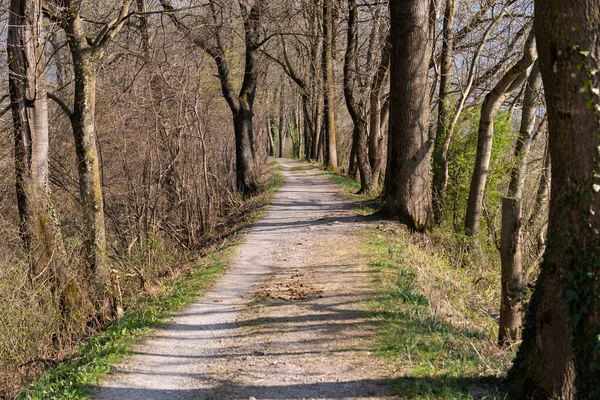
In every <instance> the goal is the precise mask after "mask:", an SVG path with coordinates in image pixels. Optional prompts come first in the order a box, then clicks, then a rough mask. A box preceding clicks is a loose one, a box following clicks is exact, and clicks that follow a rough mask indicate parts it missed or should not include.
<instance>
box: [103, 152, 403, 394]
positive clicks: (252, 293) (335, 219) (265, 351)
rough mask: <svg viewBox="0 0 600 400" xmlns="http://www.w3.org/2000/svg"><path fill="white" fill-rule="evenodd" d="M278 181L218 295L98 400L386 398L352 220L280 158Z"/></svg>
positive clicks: (146, 349)
mask: <svg viewBox="0 0 600 400" xmlns="http://www.w3.org/2000/svg"><path fill="white" fill-rule="evenodd" d="M280 162H281V164H282V165H283V167H284V169H283V175H284V179H285V183H284V186H283V188H282V189H281V190H280V191H279V192H278V193H277V195H276V196H275V198H274V200H273V204H272V206H271V207H270V208H269V211H268V212H267V213H266V215H265V217H264V218H262V219H261V220H260V221H259V222H258V223H256V224H254V225H253V226H252V227H250V228H249V229H248V230H247V232H246V233H245V235H244V243H243V244H241V245H240V246H239V247H238V249H237V252H236V255H235V256H234V258H233V261H232V265H231V267H230V268H229V269H228V271H227V272H226V273H225V274H224V275H223V277H222V278H221V279H220V280H219V281H218V283H217V284H216V285H215V287H214V288H213V289H212V290H211V291H210V292H209V293H208V294H207V295H206V296H204V297H203V298H201V299H199V300H198V301H197V302H196V303H195V304H193V305H191V306H190V307H188V308H186V309H185V310H184V311H182V312H180V313H178V314H177V315H176V316H175V317H174V318H173V320H172V322H170V323H169V324H168V325H167V326H166V327H165V328H163V329H160V330H157V331H156V332H155V333H154V334H153V335H152V336H151V337H150V338H149V339H148V340H147V341H146V342H145V343H143V344H141V345H139V346H137V347H136V349H135V350H134V351H133V355H132V356H131V357H130V358H129V359H128V360H127V361H126V362H125V363H124V364H122V365H120V366H118V367H117V368H116V369H115V372H114V373H113V374H112V375H110V376H108V377H107V378H106V379H105V380H104V382H103V383H102V384H101V385H100V386H99V387H98V388H95V389H94V391H93V393H94V396H93V397H94V398H96V399H250V398H256V399H382V398H391V395H390V389H389V386H388V385H387V382H389V379H390V377H391V376H390V375H391V373H390V372H389V371H388V369H387V368H386V365H385V362H383V361H382V360H380V359H378V358H376V357H374V356H373V355H372V354H371V351H370V349H371V348H372V345H373V340H374V335H375V329H374V322H373V319H372V318H370V317H371V315H370V314H369V312H367V311H365V310H364V306H363V305H362V304H361V301H362V300H363V299H364V298H365V296H366V295H367V294H368V291H369V284H370V277H369V272H368V270H367V267H366V265H367V260H366V259H365V255H364V254H362V253H361V249H360V247H361V243H362V242H361V237H360V236H361V232H362V231H363V230H364V225H363V224H362V223H361V222H360V221H359V219H360V218H359V217H357V215H356V213H355V211H353V208H352V206H351V204H349V203H347V202H346V201H344V200H343V199H342V198H341V197H340V195H339V194H338V190H337V187H336V186H335V185H333V184H331V183H330V182H329V181H328V180H327V179H326V178H325V177H324V176H322V175H321V174H320V173H318V172H317V171H315V170H314V169H311V168H310V167H308V166H306V164H303V163H301V162H297V161H290V160H281V161H280Z"/></svg>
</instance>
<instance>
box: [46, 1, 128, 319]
mask: <svg viewBox="0 0 600 400" xmlns="http://www.w3.org/2000/svg"><path fill="white" fill-rule="evenodd" d="M132 1H133V0H123V1H122V2H120V5H119V7H118V10H117V13H116V16H115V17H114V18H113V19H111V20H110V21H108V22H106V23H103V24H102V28H101V29H100V30H99V31H98V32H97V33H96V36H95V37H94V38H93V39H92V38H90V36H89V34H88V32H86V30H85V28H84V23H83V19H82V16H81V11H82V8H83V5H82V3H81V2H80V1H76V0H66V1H65V2H61V1H50V2H48V3H47V8H46V9H45V14H46V16H47V17H48V18H50V19H51V20H52V21H54V22H56V23H57V24H58V25H59V26H60V27H61V28H62V29H63V30H64V31H65V33H66V35H67V42H68V45H69V50H70V52H71V58H72V60H73V70H74V74H75V98H74V101H73V107H72V109H71V108H70V107H68V106H67V105H66V104H65V103H64V102H62V101H60V100H58V99H56V98H54V99H56V100H57V101H58V102H59V104H60V106H61V107H62V108H63V109H64V110H65V112H66V113H67V114H68V116H69V119H70V121H71V126H72V128H73V136H74V138H75V149H76V154H77V166H78V170H79V193H80V197H81V205H82V207H83V214H84V220H85V225H86V226H85V234H86V250H87V259H88V263H89V265H90V267H91V269H92V271H93V273H94V276H95V281H96V290H97V294H98V296H99V297H100V298H104V299H106V291H107V288H110V287H112V284H111V277H110V272H109V268H108V266H107V261H106V230H105V222H104V199H103V193H102V182H101V178H100V160H99V156H98V148H97V140H98V139H97V136H96V122H95V120H96V79H97V72H98V68H99V65H100V61H101V60H102V59H103V58H104V56H105V54H106V50H107V47H108V45H109V44H110V43H111V41H112V40H113V38H114V37H115V36H116V35H117V34H118V33H119V31H120V30H121V29H122V28H123V26H124V25H125V23H126V22H127V20H128V18H129V17H130V14H129V9H130V7H131V3H132ZM117 291H118V289H117V288H113V289H112V294H111V295H110V296H109V297H110V299H108V300H110V302H111V304H110V308H111V312H112V313H113V315H115V316H118V315H120V314H121V313H122V312H123V310H122V306H121V305H120V304H118V303H119V302H118V298H119V295H118V293H116V292H117Z"/></svg>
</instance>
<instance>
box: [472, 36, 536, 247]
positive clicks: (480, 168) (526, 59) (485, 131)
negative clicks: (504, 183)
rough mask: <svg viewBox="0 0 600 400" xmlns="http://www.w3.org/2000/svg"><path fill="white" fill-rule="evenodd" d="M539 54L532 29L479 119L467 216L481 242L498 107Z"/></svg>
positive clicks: (490, 95)
mask: <svg viewBox="0 0 600 400" xmlns="http://www.w3.org/2000/svg"><path fill="white" fill-rule="evenodd" d="M535 58H536V51H535V40H534V35H533V30H532V32H531V33H530V34H529V37H528V38H527V42H526V43H525V49H524V53H523V57H522V58H521V59H520V60H519V61H518V62H517V63H516V64H515V65H514V66H513V67H512V68H511V69H510V70H509V71H508V72H507V73H506V74H505V75H504V76H503V77H502V79H500V81H499V82H498V84H497V85H496V86H495V87H494V88H493V89H492V90H491V91H490V92H489V93H488V94H487V95H486V96H485V100H484V101H483V105H482V106H481V117H480V119H479V130H478V133H477V137H478V138H477V156H476V160H475V167H474V170H473V175H472V178H471V186H470V189H469V199H468V202H467V215H466V218H465V233H466V234H467V235H469V236H473V238H474V241H475V242H477V236H478V235H479V228H480V222H481V210H482V206H483V197H484V194H485V185H486V182H487V176H488V169H489V166H490V159H491V156H492V143H493V140H494V117H495V116H496V111H497V110H498V108H499V107H500V106H501V105H502V102H503V101H504V98H505V96H506V94H507V93H508V89H509V88H510V87H511V86H512V84H513V83H514V81H515V79H517V78H518V77H519V75H521V73H522V72H523V71H525V70H526V69H527V68H529V66H530V65H531V64H532V63H533V62H534V60H535Z"/></svg>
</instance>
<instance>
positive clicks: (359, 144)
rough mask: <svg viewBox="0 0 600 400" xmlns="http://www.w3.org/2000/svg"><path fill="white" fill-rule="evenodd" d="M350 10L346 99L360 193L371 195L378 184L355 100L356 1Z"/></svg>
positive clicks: (363, 118) (351, 3) (365, 128)
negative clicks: (358, 174)
mask: <svg viewBox="0 0 600 400" xmlns="http://www.w3.org/2000/svg"><path fill="white" fill-rule="evenodd" d="M348 10H349V17H348V35H347V36H348V46H347V47H346V56H345V58H344V97H345V99H346V105H347V107H348V112H349V113H350V116H351V117H352V122H353V123H354V134H353V147H355V156H356V166H357V167H358V170H359V173H360V191H359V193H366V194H371V193H373V192H374V191H375V188H376V182H375V181H374V180H373V173H372V171H371V165H370V164H369V149H368V146H367V120H366V118H365V116H364V112H363V110H361V108H360V106H359V105H358V102H357V100H356V99H355V98H354V95H355V94H354V92H355V87H356V79H357V77H356V53H357V51H358V5H357V3H356V0H348ZM378 112H379V111H378ZM351 161H352V159H351Z"/></svg>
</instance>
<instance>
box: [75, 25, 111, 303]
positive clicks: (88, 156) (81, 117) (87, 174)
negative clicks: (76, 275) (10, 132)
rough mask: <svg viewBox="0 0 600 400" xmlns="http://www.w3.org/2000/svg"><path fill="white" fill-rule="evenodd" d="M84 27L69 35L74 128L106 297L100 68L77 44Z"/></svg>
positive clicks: (92, 247)
mask: <svg viewBox="0 0 600 400" xmlns="http://www.w3.org/2000/svg"><path fill="white" fill-rule="evenodd" d="M80 23H81V22H77V21H74V22H73V23H72V24H71V26H72V27H73V28H72V30H71V31H67V38H68V41H69V48H70V50H71V56H72V57H73V70H74V74H75V100H74V103H73V114H72V115H71V124H72V127H73V135H74V138H75V152H76V155H77V167H78V171H79V194H80V197H81V206H82V209H83V215H84V221H85V236H86V238H85V240H86V249H87V251H86V253H87V259H88V264H89V266H90V267H91V269H92V271H93V272H94V276H95V279H96V283H97V285H98V287H97V290H98V292H99V293H103V292H104V288H105V287H106V285H108V282H109V271H108V266H107V265H106V237H105V227H104V202H103V195H102V183H101V180H100V162H99V158H98V149H97V138H96V131H95V128H96V126H95V108H96V66H95V63H94V61H93V60H92V59H91V57H90V53H89V51H87V50H88V49H86V48H87V43H81V42H80V41H79V40H77V38H78V37H77V36H76V34H75V32H77V31H78V30H81V29H82V28H81V26H80ZM83 40H85V38H83ZM83 46H85V47H83Z"/></svg>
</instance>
